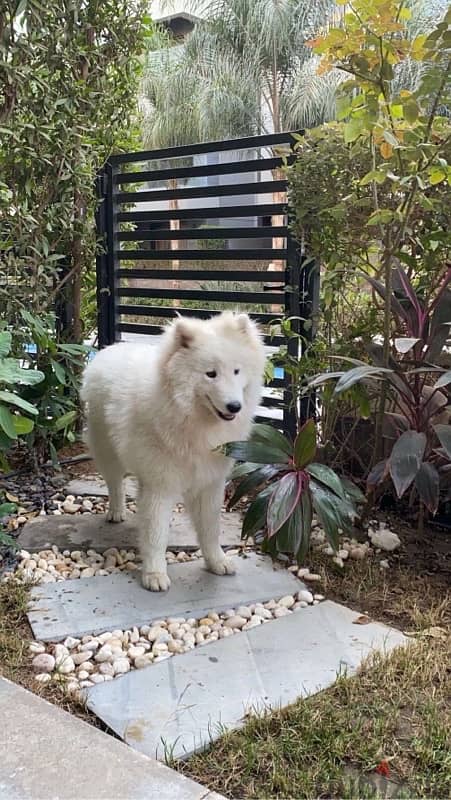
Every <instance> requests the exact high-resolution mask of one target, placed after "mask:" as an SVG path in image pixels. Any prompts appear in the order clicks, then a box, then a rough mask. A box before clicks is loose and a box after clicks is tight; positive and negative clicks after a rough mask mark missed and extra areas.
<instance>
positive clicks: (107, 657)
mask: <svg viewBox="0 0 451 800" xmlns="http://www.w3.org/2000/svg"><path fill="white" fill-rule="evenodd" d="M112 659H113V651H112V649H111V647H110V645H109V644H104V645H103V647H101V648H100V650H99V652H98V653H96V655H95V656H94V661H97V662H98V663H99V664H102V663H103V662H104V661H112Z"/></svg>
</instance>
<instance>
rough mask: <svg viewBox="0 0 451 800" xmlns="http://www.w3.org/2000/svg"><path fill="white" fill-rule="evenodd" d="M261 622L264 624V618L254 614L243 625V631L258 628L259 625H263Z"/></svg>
mask: <svg viewBox="0 0 451 800" xmlns="http://www.w3.org/2000/svg"><path fill="white" fill-rule="evenodd" d="M261 624H262V618H261V617H256V616H252V617H251V618H250V620H248V622H246V624H245V625H243V627H242V630H243V631H250V630H251V629H252V628H256V627H257V625H261Z"/></svg>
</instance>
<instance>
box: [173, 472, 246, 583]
mask: <svg viewBox="0 0 451 800" xmlns="http://www.w3.org/2000/svg"><path fill="white" fill-rule="evenodd" d="M184 499H185V505H186V507H187V510H188V512H189V515H190V517H191V519H192V522H193V525H194V528H195V530H196V533H197V535H198V537H199V544H200V547H201V550H202V555H203V557H204V559H205V564H206V567H207V569H208V570H209V571H210V572H214V573H215V575H233V574H234V572H235V568H234V566H233V564H232V562H231V561H230V559H228V558H226V557H225V555H224V552H223V550H222V548H221V546H220V544H219V536H220V533H221V508H222V506H223V503H224V481H221V482H218V483H216V484H210V485H209V486H206V487H205V488H204V489H202V491H201V492H198V493H195V494H191V493H189V494H186V495H185V498H184Z"/></svg>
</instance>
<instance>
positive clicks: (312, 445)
mask: <svg viewBox="0 0 451 800" xmlns="http://www.w3.org/2000/svg"><path fill="white" fill-rule="evenodd" d="M315 453H316V425H315V423H314V422H313V420H312V419H309V420H307V422H306V423H305V424H304V425H303V426H302V428H301V429H300V431H299V433H298V435H297V436H296V440H295V442H294V463H295V464H296V467H297V468H298V469H302V467H305V465H306V464H309V463H310V461H312V459H313V458H314V457H315Z"/></svg>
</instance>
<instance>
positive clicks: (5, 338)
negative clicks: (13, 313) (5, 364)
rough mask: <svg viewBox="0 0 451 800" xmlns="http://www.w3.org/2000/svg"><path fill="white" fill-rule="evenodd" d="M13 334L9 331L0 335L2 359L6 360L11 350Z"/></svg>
mask: <svg viewBox="0 0 451 800" xmlns="http://www.w3.org/2000/svg"><path fill="white" fill-rule="evenodd" d="M11 342H12V334H11V333H10V332H9V331H1V333H0V358H5V356H7V355H8V353H9V351H10V350H11Z"/></svg>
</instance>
